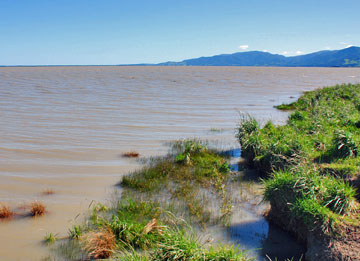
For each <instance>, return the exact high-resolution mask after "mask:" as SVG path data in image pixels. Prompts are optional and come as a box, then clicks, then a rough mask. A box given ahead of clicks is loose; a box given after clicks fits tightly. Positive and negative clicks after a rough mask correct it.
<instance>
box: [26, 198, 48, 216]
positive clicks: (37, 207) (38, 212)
mask: <svg viewBox="0 0 360 261" xmlns="http://www.w3.org/2000/svg"><path fill="white" fill-rule="evenodd" d="M45 212H46V208H45V205H44V204H43V203H41V202H38V201H35V202H33V203H31V204H30V214H31V216H33V217H36V216H42V215H44V214H45Z"/></svg>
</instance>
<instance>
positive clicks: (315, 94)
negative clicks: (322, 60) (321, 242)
mask: <svg viewBox="0 0 360 261" xmlns="http://www.w3.org/2000/svg"><path fill="white" fill-rule="evenodd" d="M277 108H278V109H281V110H292V111H293V112H292V113H291V114H290V116H289V119H288V121H287V124H286V125H284V126H274V125H273V124H272V122H270V121H269V122H267V123H266V124H265V125H264V126H263V127H262V128H261V127H260V124H259V123H258V122H257V121H256V120H255V119H254V118H252V117H250V116H247V115H244V116H243V118H242V119H241V122H240V124H239V127H238V133H237V137H238V139H239V141H240V144H241V147H242V153H243V156H244V157H245V158H246V160H247V162H248V163H249V164H250V165H251V166H253V167H255V168H257V169H259V170H260V171H261V172H262V173H263V175H264V176H265V177H267V179H266V180H265V181H264V184H265V192H264V198H265V199H266V200H268V201H270V203H271V207H272V209H273V210H275V211H276V212H277V217H278V219H281V220H282V221H280V222H279V223H282V224H283V225H284V226H287V227H288V229H289V230H292V231H293V232H294V233H295V234H296V235H297V236H298V237H299V238H300V239H303V240H305V241H306V235H307V234H308V232H309V231H320V233H323V234H326V235H330V236H334V235H335V234H336V232H340V231H342V230H341V229H340V228H341V227H346V226H352V227H354V226H355V227H358V226H359V224H360V217H359V214H358V213H359V204H358V202H357V200H356V197H359V194H358V192H357V191H356V189H355V188H354V187H353V186H352V185H351V184H355V183H356V182H355V181H359V172H360V157H359V156H360V155H359V153H360V85H353V84H348V85H338V86H335V87H329V88H323V89H318V90H315V91H311V92H306V93H305V94H304V95H303V96H302V97H300V98H299V100H298V101H296V102H294V103H291V104H288V105H280V106H277Z"/></svg>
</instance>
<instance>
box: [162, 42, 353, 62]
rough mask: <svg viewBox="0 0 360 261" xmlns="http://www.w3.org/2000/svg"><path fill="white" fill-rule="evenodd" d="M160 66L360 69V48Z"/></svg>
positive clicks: (203, 59) (224, 57)
mask: <svg viewBox="0 0 360 261" xmlns="http://www.w3.org/2000/svg"><path fill="white" fill-rule="evenodd" d="M156 65H161V66H284V67H360V47H356V46H353V47H349V48H345V49H342V50H335V51H328V50H326V51H320V52H315V53H310V54H305V55H299V56H292V57H285V56H283V55H279V54H271V53H268V52H259V51H251V52H239V53H233V54H220V55H215V56H211V57H200V58H195V59H188V60H184V61H181V62H165V63H159V64H156Z"/></svg>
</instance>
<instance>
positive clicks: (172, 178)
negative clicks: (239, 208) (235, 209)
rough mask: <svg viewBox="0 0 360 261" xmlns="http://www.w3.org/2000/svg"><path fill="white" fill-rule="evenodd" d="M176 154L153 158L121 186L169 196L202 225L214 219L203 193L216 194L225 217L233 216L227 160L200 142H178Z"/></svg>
mask: <svg viewBox="0 0 360 261" xmlns="http://www.w3.org/2000/svg"><path fill="white" fill-rule="evenodd" d="M172 151H173V152H174V154H172V155H168V156H166V157H163V158H156V159H151V160H150V162H149V163H148V164H147V165H146V166H145V167H144V168H143V169H141V170H139V171H136V172H135V173H131V174H129V175H127V176H125V177H123V179H122V181H121V185H122V187H123V188H125V189H127V190H131V191H134V192H136V193H148V194H157V193H166V194H168V195H171V197H172V198H173V199H176V200H178V201H181V202H183V203H184V204H185V206H186V210H187V212H188V213H189V215H190V216H192V217H193V219H195V220H197V222H198V223H200V224H201V225H202V226H205V224H206V223H208V222H210V221H211V220H214V218H212V217H211V216H212V214H211V211H210V210H209V207H208V206H207V204H206V199H204V195H203V194H201V192H202V191H203V190H204V189H205V190H208V191H209V193H215V194H216V195H217V197H218V198H219V199H220V201H222V206H221V207H220V208H221V212H222V216H227V215H229V214H230V213H231V208H232V207H231V202H230V200H229V196H228V195H227V192H226V180H227V179H228V177H229V173H230V166H229V164H228V163H227V159H226V158H225V157H224V156H223V155H221V153H218V152H216V151H214V150H211V149H209V148H208V147H207V146H206V144H205V143H203V142H201V141H198V140H185V141H181V142H176V143H175V144H174V145H173V147H172Z"/></svg>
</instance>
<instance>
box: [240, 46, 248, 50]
mask: <svg viewBox="0 0 360 261" xmlns="http://www.w3.org/2000/svg"><path fill="white" fill-rule="evenodd" d="M248 48H249V46H248V45H240V46H239V49H241V50H246V49H248Z"/></svg>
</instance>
